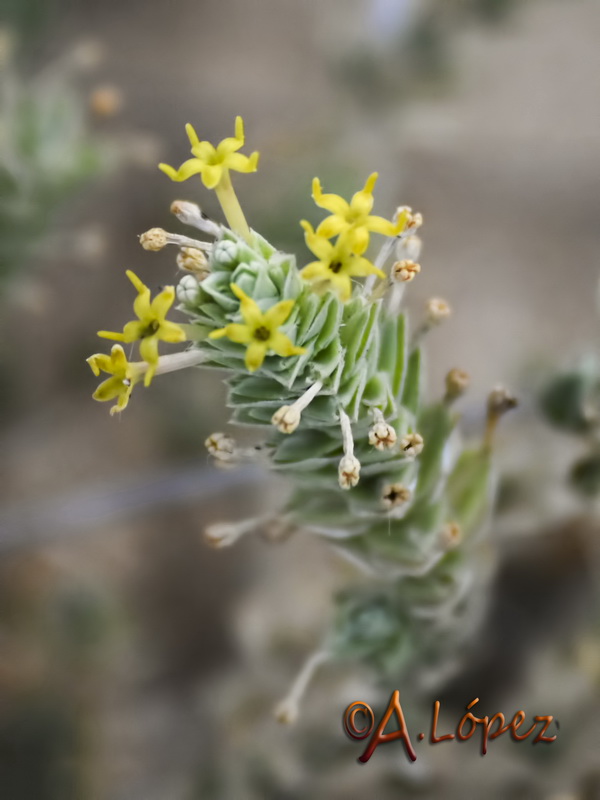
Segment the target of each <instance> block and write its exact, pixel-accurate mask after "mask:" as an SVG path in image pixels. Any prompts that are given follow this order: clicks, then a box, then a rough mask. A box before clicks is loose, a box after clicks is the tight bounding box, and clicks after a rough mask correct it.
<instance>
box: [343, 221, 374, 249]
mask: <svg viewBox="0 0 600 800" xmlns="http://www.w3.org/2000/svg"><path fill="white" fill-rule="evenodd" d="M369 238H370V237H369V231H368V229H367V228H366V227H365V226H364V225H359V226H357V227H356V228H350V230H349V231H348V239H349V240H350V241H351V242H352V250H353V251H354V253H355V254H356V255H357V256H361V255H362V254H363V253H364V252H365V250H366V249H367V247H368V246H369Z"/></svg>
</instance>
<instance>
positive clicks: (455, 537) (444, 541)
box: [439, 522, 462, 550]
mask: <svg viewBox="0 0 600 800" xmlns="http://www.w3.org/2000/svg"><path fill="white" fill-rule="evenodd" d="M439 541H440V545H441V546H442V548H443V549H444V550H453V549H454V548H455V547H458V545H459V544H460V543H461V541H462V528H461V527H460V525H459V524H458V522H447V523H446V524H445V525H444V527H443V528H442V530H441V532H440V539H439Z"/></svg>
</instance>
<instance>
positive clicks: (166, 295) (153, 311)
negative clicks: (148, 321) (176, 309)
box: [149, 286, 175, 322]
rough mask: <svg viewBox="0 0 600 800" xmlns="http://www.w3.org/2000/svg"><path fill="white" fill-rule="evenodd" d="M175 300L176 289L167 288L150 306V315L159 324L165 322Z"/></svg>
mask: <svg viewBox="0 0 600 800" xmlns="http://www.w3.org/2000/svg"><path fill="white" fill-rule="evenodd" d="M174 300H175V289H174V288H173V286H165V288H164V289H163V290H162V292H160V293H159V294H157V295H156V297H155V298H154V300H153V301H152V303H151V304H150V309H149V310H150V315H151V316H152V317H154V318H155V319H157V320H158V321H159V322H164V319H165V316H166V315H167V312H168V310H169V309H170V308H171V306H172V305H173V301H174Z"/></svg>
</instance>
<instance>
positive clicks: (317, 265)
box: [300, 261, 330, 281]
mask: <svg viewBox="0 0 600 800" xmlns="http://www.w3.org/2000/svg"><path fill="white" fill-rule="evenodd" d="M300 275H301V277H302V278H304V280H305V281H313V280H317V279H319V278H320V279H322V280H329V275H330V271H329V270H328V269H327V267H326V266H325V264H323V262H322V261H312V262H311V263H310V264H307V265H306V266H305V267H304V269H302V270H300Z"/></svg>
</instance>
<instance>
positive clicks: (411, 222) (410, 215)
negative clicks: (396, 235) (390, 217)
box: [396, 206, 423, 233]
mask: <svg viewBox="0 0 600 800" xmlns="http://www.w3.org/2000/svg"><path fill="white" fill-rule="evenodd" d="M402 215H404V216H405V218H406V224H405V226H404V232H405V233H406V232H408V231H411V232H414V231H416V230H417V229H418V228H420V227H421V225H422V224H423V215H422V214H420V213H419V212H418V211H417V212H413V210H412V208H411V207H410V206H399V207H398V209H397V210H396V218H397V219H398V218H399V217H400V216H402Z"/></svg>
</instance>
